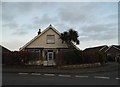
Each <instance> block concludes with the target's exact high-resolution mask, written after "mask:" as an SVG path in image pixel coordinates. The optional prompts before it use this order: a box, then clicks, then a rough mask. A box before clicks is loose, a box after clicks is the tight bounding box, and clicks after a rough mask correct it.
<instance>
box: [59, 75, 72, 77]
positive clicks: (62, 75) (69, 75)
mask: <svg viewBox="0 0 120 87" xmlns="http://www.w3.org/2000/svg"><path fill="white" fill-rule="evenodd" d="M58 76H61V77H71V75H58Z"/></svg>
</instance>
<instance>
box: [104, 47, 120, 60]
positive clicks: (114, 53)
mask: <svg viewBox="0 0 120 87" xmlns="http://www.w3.org/2000/svg"><path fill="white" fill-rule="evenodd" d="M105 52H106V53H107V56H108V57H109V59H110V60H111V61H118V60H120V45H112V46H110V47H109V48H108V49H107V50H106V51H105Z"/></svg>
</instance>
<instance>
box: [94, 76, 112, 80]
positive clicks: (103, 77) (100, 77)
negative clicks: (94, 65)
mask: <svg viewBox="0 0 120 87" xmlns="http://www.w3.org/2000/svg"><path fill="white" fill-rule="evenodd" d="M94 78H99V79H110V77H101V76H94Z"/></svg>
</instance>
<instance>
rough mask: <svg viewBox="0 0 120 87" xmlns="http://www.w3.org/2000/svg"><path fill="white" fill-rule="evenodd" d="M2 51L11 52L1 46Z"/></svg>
mask: <svg viewBox="0 0 120 87" xmlns="http://www.w3.org/2000/svg"><path fill="white" fill-rule="evenodd" d="M0 51H2V52H11V51H10V50H9V49H7V48H5V47H3V46H1V45H0Z"/></svg>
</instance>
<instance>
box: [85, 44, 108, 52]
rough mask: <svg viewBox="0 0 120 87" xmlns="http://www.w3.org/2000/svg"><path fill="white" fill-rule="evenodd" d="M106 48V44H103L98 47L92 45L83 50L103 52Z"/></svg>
mask: <svg viewBox="0 0 120 87" xmlns="http://www.w3.org/2000/svg"><path fill="white" fill-rule="evenodd" d="M106 49H108V46H107V45H103V46H98V47H92V48H86V49H85V50H84V51H87V52H88V51H89V52H98V51H102V52H105V50H106Z"/></svg>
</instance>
